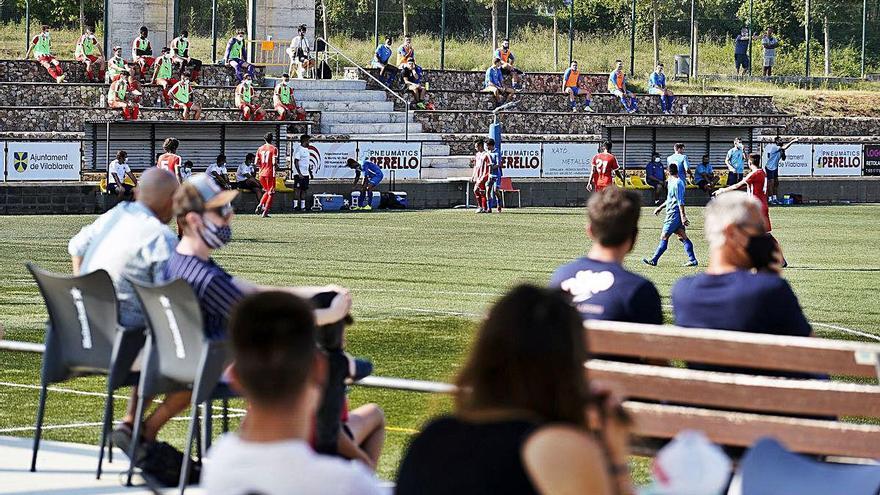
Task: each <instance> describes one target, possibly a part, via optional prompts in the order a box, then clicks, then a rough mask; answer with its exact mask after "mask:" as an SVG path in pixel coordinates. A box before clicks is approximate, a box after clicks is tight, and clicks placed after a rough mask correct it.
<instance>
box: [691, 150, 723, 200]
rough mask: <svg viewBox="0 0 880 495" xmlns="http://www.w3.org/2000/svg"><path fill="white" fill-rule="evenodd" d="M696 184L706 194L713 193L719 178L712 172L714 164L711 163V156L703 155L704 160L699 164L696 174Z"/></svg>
mask: <svg viewBox="0 0 880 495" xmlns="http://www.w3.org/2000/svg"><path fill="white" fill-rule="evenodd" d="M694 183H695V184H696V185H697V187H699V188H700V189H701V190H703V191H704V192H711V191H712V188H714V187H715V184H717V183H718V178H717V177H715V171H714V170H712V164H711V163H709V154H708V153H706V154H704V155H703V159H702V160H701V161H700V163H699V164H697V170H696V171H695V172H694Z"/></svg>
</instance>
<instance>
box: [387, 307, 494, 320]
mask: <svg viewBox="0 0 880 495" xmlns="http://www.w3.org/2000/svg"><path fill="white" fill-rule="evenodd" d="M394 309H399V310H403V311H413V312H416V313H431V314H438V315H449V316H468V317H473V318H479V317H481V316H483V315H481V314H480V313H468V312H465V311H446V310H440V309H423V308H394Z"/></svg>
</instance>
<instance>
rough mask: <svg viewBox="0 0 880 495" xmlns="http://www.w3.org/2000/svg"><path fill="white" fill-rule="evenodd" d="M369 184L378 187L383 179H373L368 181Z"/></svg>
mask: <svg viewBox="0 0 880 495" xmlns="http://www.w3.org/2000/svg"><path fill="white" fill-rule="evenodd" d="M367 182H368V183H369V184H370V185H371V186H373V187H376V186H378V185H379V183H380V182H382V177H373V178H372V179H367Z"/></svg>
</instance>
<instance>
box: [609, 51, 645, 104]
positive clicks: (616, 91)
mask: <svg viewBox="0 0 880 495" xmlns="http://www.w3.org/2000/svg"><path fill="white" fill-rule="evenodd" d="M615 64H616V66H615V68H614V70H613V71H612V72H611V74H610V75H609V76H608V92H609V93H611V94H613V95H614V96H616V97H618V98H620V104H621V105H623V109H624V110H625V111H626V112H627V113H636V112H637V111H638V110H639V105H638V102H637V101H636V97H635V95H633V94H632V92H630V91H628V90H627V89H626V74H624V72H623V62H622V61H620V60H617V61H615Z"/></svg>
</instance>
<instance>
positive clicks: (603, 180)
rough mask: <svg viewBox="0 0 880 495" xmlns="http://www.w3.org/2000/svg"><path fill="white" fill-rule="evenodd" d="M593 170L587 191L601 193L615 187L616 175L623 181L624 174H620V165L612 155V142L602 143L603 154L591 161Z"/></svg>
mask: <svg viewBox="0 0 880 495" xmlns="http://www.w3.org/2000/svg"><path fill="white" fill-rule="evenodd" d="M590 163H591V164H592V169H591V170H590V181H589V182H588V183H587V191H596V192H599V191H601V190H603V189H605V188H606V187H610V186H613V185H614V175H617V177H619V178H620V180H621V181H623V180H624V179H623V174H622V173H621V172H620V165H618V164H617V158H615V156H614V155H612V154H611V141H605V142H603V143H602V152H601V153H598V154H597V155H596V156H594V157H593V159H592V160H591V161H590Z"/></svg>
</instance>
